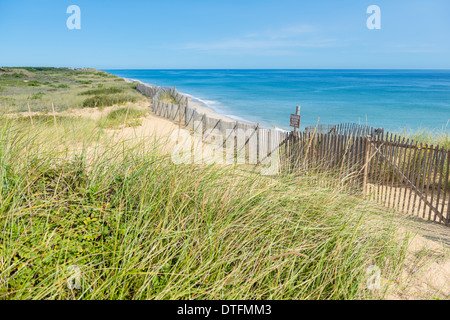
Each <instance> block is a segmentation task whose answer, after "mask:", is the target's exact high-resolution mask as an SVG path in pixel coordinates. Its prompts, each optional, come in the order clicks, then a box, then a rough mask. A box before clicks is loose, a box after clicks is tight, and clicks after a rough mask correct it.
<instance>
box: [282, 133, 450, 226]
mask: <svg viewBox="0 0 450 320" xmlns="http://www.w3.org/2000/svg"><path fill="white" fill-rule="evenodd" d="M328 129H329V128H328ZM317 131H319V130H316V131H313V132H311V130H307V131H305V132H300V133H299V134H294V133H291V134H290V135H289V136H288V138H287V139H286V141H284V147H283V148H282V149H283V150H284V152H283V154H284V156H285V157H286V158H287V159H289V160H288V161H287V165H286V166H285V169H287V170H289V171H292V170H296V171H298V172H302V171H314V172H317V173H323V172H327V173H331V174H334V175H335V176H336V177H338V179H339V180H340V181H342V182H343V183H345V184H346V185H347V186H348V188H349V189H352V190H355V189H356V190H359V191H361V192H364V193H365V194H367V195H369V196H370V197H371V198H372V199H374V200H376V201H379V202H381V203H383V204H385V205H386V206H388V207H390V208H395V209H396V210H399V211H402V212H404V213H407V214H410V215H414V216H418V217H421V218H424V219H427V220H432V221H436V222H439V223H442V224H445V225H447V226H449V220H450V206H449V203H450V181H449V163H450V161H449V159H450V151H449V150H445V149H444V148H439V146H437V147H434V146H428V145H421V144H419V143H418V142H416V141H412V140H409V139H406V138H404V137H401V136H397V135H394V134H391V133H386V132H384V130H379V129H375V128H370V127H364V126H360V125H341V126H336V129H333V130H331V131H330V130H328V131H327V133H317ZM322 132H323V131H322ZM285 163H286V161H285Z"/></svg>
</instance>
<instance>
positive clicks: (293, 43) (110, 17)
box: [0, 0, 450, 69]
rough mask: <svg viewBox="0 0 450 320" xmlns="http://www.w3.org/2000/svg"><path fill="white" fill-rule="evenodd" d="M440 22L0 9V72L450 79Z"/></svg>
mask: <svg viewBox="0 0 450 320" xmlns="http://www.w3.org/2000/svg"><path fill="white" fill-rule="evenodd" d="M69 5H78V6H79V7H80V9H81V30H69V29H68V28H67V27H66V20H67V18H68V17H69V14H67V13H66V10H67V7H68V6H69ZM369 5H378V6H379V7H380V8H381V30H369V29H368V28H367V27H366V20H367V18H368V17H369V14H367V13H366V9H367V7H368V6H369ZM449 13H450V1H448V0H427V1H423V0H420V1H419V0H394V1H393V0H371V1H365V0H340V1H336V0H322V1H311V0H309V1H302V0H295V1H290V0H289V1H285V0H275V1H274V0H258V1H253V0H239V1H234V0H227V1H225V0H223V1H217V0H188V1H178V0H170V1H162V0H159V1H144V0H141V1H138V0H128V1H117V0H109V1H93V0H71V1H65V0H53V1H50V0H47V1H44V0H33V1H22V0H14V1H9V0H8V1H7V0H0V65H3V66H24V65H26V66H68V67H94V68H101V69H110V68H111V69H112V68H117V69H120V68H124V69H126V68H130V69H131V68H181V69H183V68H185V69H190V68H194V69H195V68H219V69H220V68H224V69H231V68H262V69H264V68H268V69H271V68H275V69H277V68H280V69H281V68H288V69H289V68H292V69H296V68H298V69H317V68H356V69H357V68H363V69H364V68H397V69H403V68H410V69H427V68H429V69H450V18H449Z"/></svg>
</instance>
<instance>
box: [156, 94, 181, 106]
mask: <svg viewBox="0 0 450 320" xmlns="http://www.w3.org/2000/svg"><path fill="white" fill-rule="evenodd" d="M159 101H161V102H164V103H174V104H175V103H177V101H176V100H175V98H174V97H172V96H171V95H170V93H168V92H163V93H162V94H161V96H160V97H159Z"/></svg>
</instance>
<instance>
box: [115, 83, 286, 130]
mask: <svg viewBox="0 0 450 320" xmlns="http://www.w3.org/2000/svg"><path fill="white" fill-rule="evenodd" d="M120 78H122V79H124V80H125V81H126V82H129V83H132V82H139V83H141V84H143V85H148V86H156V87H157V85H155V84H150V83H145V82H143V81H141V80H138V79H132V78H124V77H120ZM180 94H182V95H185V96H187V97H188V101H189V106H190V107H193V108H195V109H196V110H197V112H199V113H203V114H206V115H208V116H211V117H214V118H217V119H221V120H224V121H232V122H234V121H239V122H244V123H247V124H256V122H252V121H248V120H246V119H243V118H240V117H237V116H232V115H225V114H223V113H220V112H219V111H217V110H215V109H214V108H213V107H211V106H209V105H208V104H207V103H206V102H204V101H202V100H201V99H200V98H197V97H195V96H193V95H191V94H189V93H185V92H180ZM260 126H261V124H260ZM262 127H264V126H262ZM273 129H275V130H279V131H282V132H287V130H284V129H281V128H273Z"/></svg>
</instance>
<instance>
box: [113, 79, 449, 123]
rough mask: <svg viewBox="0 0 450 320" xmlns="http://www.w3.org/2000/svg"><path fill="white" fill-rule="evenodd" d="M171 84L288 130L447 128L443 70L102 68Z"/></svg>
mask: <svg viewBox="0 0 450 320" xmlns="http://www.w3.org/2000/svg"><path fill="white" fill-rule="evenodd" d="M105 71H108V72H110V73H113V74H115V75H117V76H120V77H125V78H131V79H137V80H140V81H142V82H144V83H148V84H153V85H158V86H170V87H173V86H175V87H176V88H177V89H178V91H180V92H182V93H187V94H190V95H192V96H194V97H196V98H198V99H200V100H201V101H202V102H204V103H205V104H207V105H208V106H209V107H211V108H213V109H214V110H216V111H217V112H219V113H222V114H225V115H228V116H232V117H233V118H235V119H244V120H247V121H251V122H259V123H261V124H262V125H265V126H269V127H278V128H282V129H288V130H289V116H290V114H291V113H295V107H296V105H300V106H301V115H302V121H301V127H302V128H303V127H305V126H308V125H314V124H316V123H317V121H318V118H320V120H319V123H321V124H337V123H342V122H357V123H358V122H359V123H361V124H366V123H367V124H368V125H371V126H375V127H384V128H386V129H388V130H392V131H399V130H403V128H407V129H422V128H428V129H432V130H442V129H443V128H444V130H446V131H449V130H450V70H105Z"/></svg>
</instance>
